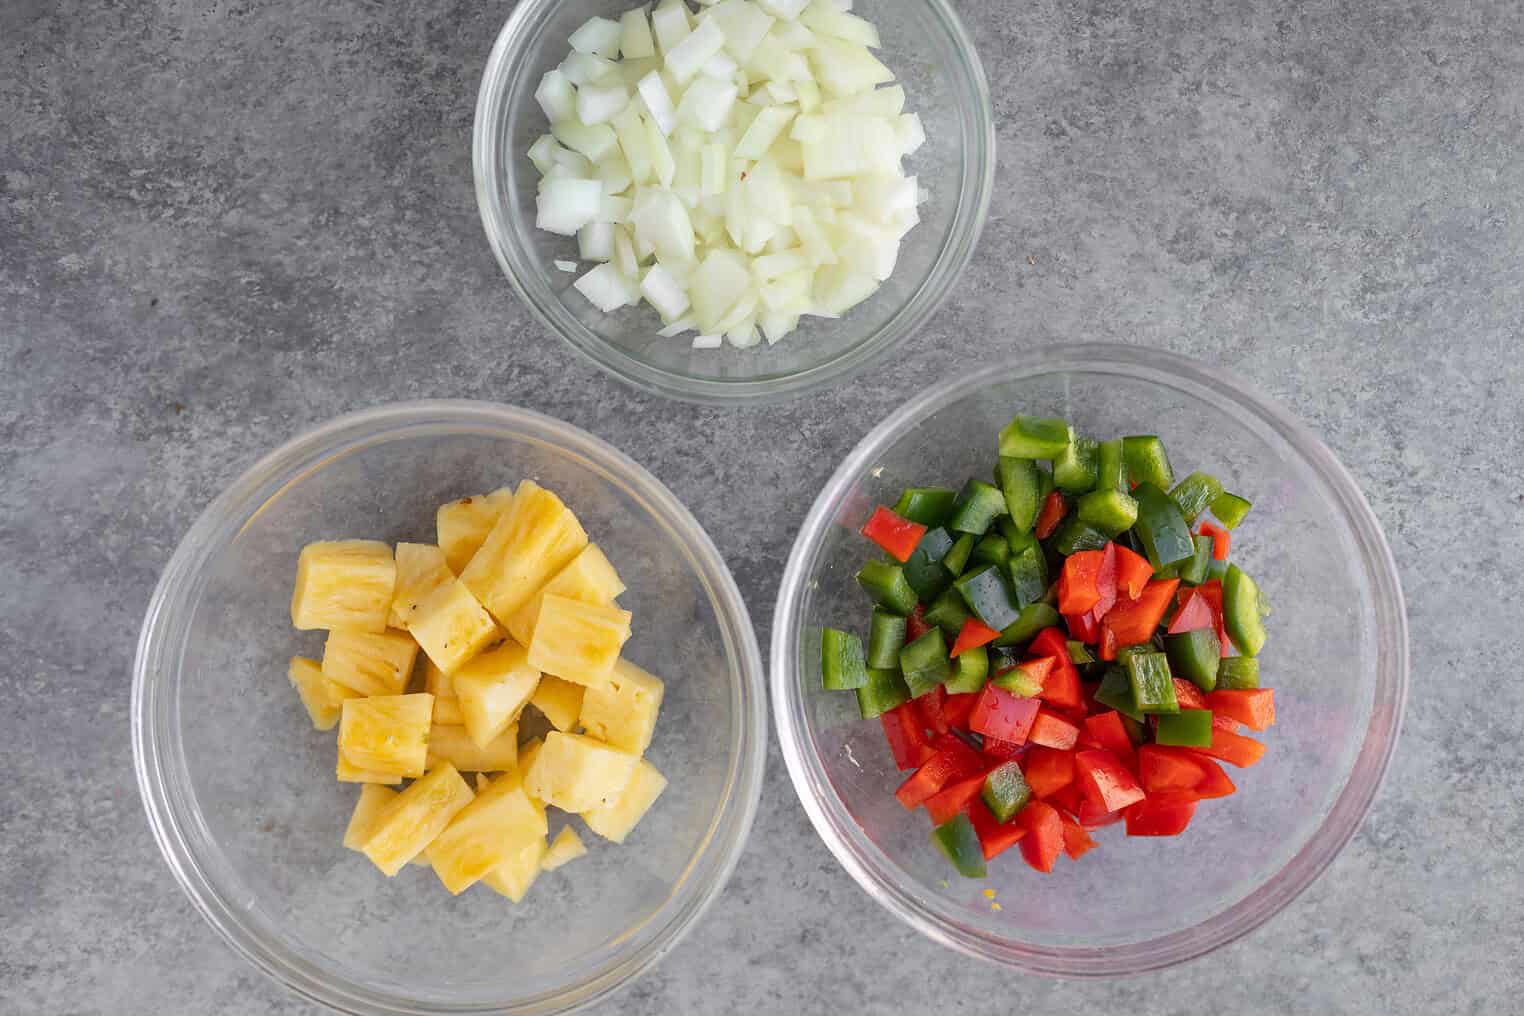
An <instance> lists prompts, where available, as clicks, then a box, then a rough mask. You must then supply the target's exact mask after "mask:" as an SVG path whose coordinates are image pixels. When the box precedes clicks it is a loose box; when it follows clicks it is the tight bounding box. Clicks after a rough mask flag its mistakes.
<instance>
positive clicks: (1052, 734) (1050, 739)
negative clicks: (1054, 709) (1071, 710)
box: [1027, 709, 1079, 751]
mask: <svg viewBox="0 0 1524 1016" xmlns="http://www.w3.org/2000/svg"><path fill="white" fill-rule="evenodd" d="M1027 740H1028V741H1029V742H1030V743H1032V744H1039V745H1042V746H1044V747H1047V748H1058V749H1060V750H1063V751H1067V750H1069V749H1070V748H1073V747H1074V742H1076V741H1078V740H1079V727H1078V726H1077V725H1075V724H1073V723H1070V722H1069V721H1068V720H1066V719H1064V718H1063V717H1062V716H1057V715H1055V714H1054V713H1051V712H1049V711H1048V710H1047V709H1043V710H1041V711H1040V712H1038V714H1037V719H1035V720H1033V721H1032V730H1031V731H1030V732H1029V733H1028V734H1027Z"/></svg>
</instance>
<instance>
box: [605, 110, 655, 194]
mask: <svg viewBox="0 0 1524 1016" xmlns="http://www.w3.org/2000/svg"><path fill="white" fill-rule="evenodd" d="M614 132H615V134H616V135H617V136H618V138H619V150H620V151H621V152H623V153H624V161H625V162H626V163H628V164H629V167H630V180H631V181H632V182H633V183H634V184H635V185H636V186H637V187H639V186H640V185H642V184H646V183H650V182H651V176H652V173H651V136H650V134H649V133H648V132H647V131H646V124H645V120H643V119H642V118H641V116H640V113H639V112H638V111H637V110H636V109H635V106H634V105H633V104H632V105H629V106H626V107H625V110H624V112H623V113H620V114H619V115H618V116H616V117H615V118H614Z"/></svg>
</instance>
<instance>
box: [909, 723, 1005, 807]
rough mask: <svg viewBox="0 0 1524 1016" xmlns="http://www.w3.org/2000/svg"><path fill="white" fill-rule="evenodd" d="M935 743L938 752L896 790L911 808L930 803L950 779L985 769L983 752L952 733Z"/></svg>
mask: <svg viewBox="0 0 1524 1016" xmlns="http://www.w3.org/2000/svg"><path fill="white" fill-rule="evenodd" d="M934 747H935V748H936V749H937V751H936V754H935V755H933V756H932V757H931V758H930V759H928V760H927V761H926V763H925V764H924V765H922V766H921V767H920V768H919V769H917V770H916V771H915V772H914V773H912V774H911V776H910V778H909V779H908V780H906V781H905V782H904V783H902V784H900V787H899V789H898V790H896V791H895V792H894V796H895V797H896V798H898V799H899V802H900V804H902V805H904V806H905V807H906V808H907V809H914V808H917V807H919V806H920V805H922V804H924V803H926V801H927V800H928V799H929V798H931V796H932V795H934V794H936V793H938V792H939V791H941V790H942V788H943V787H946V786H947V785H948V784H950V783H956V782H958V781H959V780H966V779H969V778H970V777H972V776H974V775H975V774H976V773H978V774H982V773H983V772H984V769H985V765H984V760H983V759H981V758H980V757H979V753H978V752H976V751H974V749H972V748H970V747H969V746H968V745H966V744H964V743H963V742H962V741H961V740H959V739H958V738H957V737H955V736H953V735H952V734H945V735H943V736H942V737H939V738H937V739H936V742H935V744H934Z"/></svg>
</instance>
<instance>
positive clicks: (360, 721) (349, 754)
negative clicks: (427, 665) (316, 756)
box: [339, 692, 434, 776]
mask: <svg viewBox="0 0 1524 1016" xmlns="http://www.w3.org/2000/svg"><path fill="white" fill-rule="evenodd" d="M433 714H434V696H432V695H430V694H428V693H427V692H425V693H423V694H421V695H372V696H371V697H370V698H354V699H349V700H348V701H346V702H345V703H344V718H343V719H342V720H340V721H339V754H340V756H342V757H343V758H344V759H346V760H348V761H349V763H350V764H351V765H355V766H358V767H360V768H361V769H367V770H370V771H371V772H377V773H393V774H395V775H397V776H422V775H423V770H424V763H425V762H426V761H427V759H428V752H429V720H430V718H431V717H432V716H433Z"/></svg>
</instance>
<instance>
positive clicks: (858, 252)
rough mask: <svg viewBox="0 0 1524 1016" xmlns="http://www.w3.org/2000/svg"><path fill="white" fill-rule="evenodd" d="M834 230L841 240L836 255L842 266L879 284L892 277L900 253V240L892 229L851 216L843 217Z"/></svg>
mask: <svg viewBox="0 0 1524 1016" xmlns="http://www.w3.org/2000/svg"><path fill="white" fill-rule="evenodd" d="M836 231H837V235H838V236H839V237H841V242H840V243H839V244H838V245H837V248H836V253H837V256H838V257H840V258H841V263H842V264H844V265H847V266H848V267H850V268H853V269H855V270H856V271H858V272H861V273H863V274H866V275H870V276H872V277H873V278H874V279H876V280H878V281H879V282H882V281H884V280H885V279H887V278H889V276H890V275H892V274H894V265H895V262H896V261H898V259H899V254H900V238H899V236H898V235H897V234H896V233H895V232H894V231H893V230H890V229H887V228H885V227H883V226H879V225H875V224H874V223H871V222H866V221H864V220H862V219H860V218H858V217H857V216H855V215H843V216H842V217H841V222H840V223H839V224H838V226H837V230H836Z"/></svg>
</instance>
